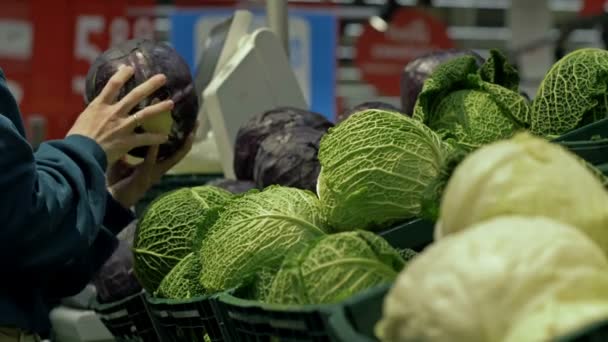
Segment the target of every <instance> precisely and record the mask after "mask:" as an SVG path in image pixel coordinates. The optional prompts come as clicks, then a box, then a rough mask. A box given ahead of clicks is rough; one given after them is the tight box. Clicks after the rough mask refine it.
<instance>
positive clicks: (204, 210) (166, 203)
mask: <svg viewBox="0 0 608 342" xmlns="http://www.w3.org/2000/svg"><path fill="white" fill-rule="evenodd" d="M232 196H233V195H232V194H231V193H229V192H228V191H226V190H223V189H220V188H217V187H211V186H201V187H195V188H184V189H179V190H176V191H172V192H170V193H167V194H165V195H163V196H161V197H159V198H157V199H156V200H154V201H153V202H152V203H150V205H149V206H148V208H147V209H146V211H145V212H144V214H143V215H142V217H141V219H140V220H139V222H138V225H137V231H136V235H135V241H134V243H133V253H134V255H135V274H136V276H137V279H139V282H140V283H141V285H142V286H143V287H144V288H145V289H146V290H147V291H148V292H149V293H154V291H156V289H157V288H158V286H159V285H160V283H161V281H162V280H163V278H164V277H165V275H167V273H169V271H171V269H172V268H173V267H174V266H175V265H176V264H177V263H178V262H180V261H181V260H182V258H184V257H185V256H187V255H188V254H189V253H191V252H192V251H193V248H195V246H196V245H197V244H196V243H195V240H197V239H202V237H203V235H204V234H205V233H206V229H205V228H207V227H206V225H205V224H204V223H206V222H208V221H209V218H210V217H212V218H215V217H216V212H215V211H214V209H216V208H219V207H221V206H222V205H224V204H225V203H226V202H227V201H228V200H229V199H230V198H231V197H232Z"/></svg>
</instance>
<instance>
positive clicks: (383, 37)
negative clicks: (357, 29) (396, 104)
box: [354, 8, 454, 96]
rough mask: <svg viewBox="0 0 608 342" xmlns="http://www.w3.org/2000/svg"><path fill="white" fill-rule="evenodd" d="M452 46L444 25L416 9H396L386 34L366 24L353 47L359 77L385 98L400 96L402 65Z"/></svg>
mask: <svg viewBox="0 0 608 342" xmlns="http://www.w3.org/2000/svg"><path fill="white" fill-rule="evenodd" d="M452 47H454V43H453V42H452V40H451V39H450V38H449V36H448V33H447V28H446V26H445V25H444V24H443V23H442V22H441V21H439V20H438V19H437V18H435V17H434V16H432V15H430V14H428V13H426V12H424V11H422V10H417V9H408V8H402V9H399V10H397V12H396V13H395V14H394V16H393V19H392V20H391V21H390V23H389V25H388V28H387V29H386V31H384V32H382V31H378V30H376V29H375V28H373V27H372V26H371V25H369V24H366V25H365V28H364V29H363V32H362V33H361V35H360V36H359V38H358V39H357V42H356V44H355V49H356V55H355V60H354V62H355V64H356V66H357V67H358V68H359V71H360V72H361V78H362V79H363V80H364V81H366V82H367V83H369V84H371V85H373V86H374V87H375V88H376V90H377V91H378V92H379V93H380V94H381V95H385V96H399V91H400V90H399V81H400V78H401V72H402V70H403V68H404V67H405V65H406V64H407V63H408V62H409V61H411V60H412V59H414V58H416V57H417V56H420V55H422V54H425V53H428V52H430V51H434V50H438V49H447V48H452Z"/></svg>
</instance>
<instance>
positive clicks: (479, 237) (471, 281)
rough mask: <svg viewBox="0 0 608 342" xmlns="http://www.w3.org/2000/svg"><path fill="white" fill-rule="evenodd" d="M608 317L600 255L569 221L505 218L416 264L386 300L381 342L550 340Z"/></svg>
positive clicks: (607, 272) (607, 286) (607, 282)
mask: <svg viewBox="0 0 608 342" xmlns="http://www.w3.org/2000/svg"><path fill="white" fill-rule="evenodd" d="M606 317H608V260H607V259H606V257H605V255H604V254H603V253H602V250H601V249H600V248H598V246H597V245H596V244H594V243H593V242H592V241H591V240H590V239H588V238H587V237H586V236H585V235H583V234H581V233H580V232H579V231H577V229H575V228H574V227H572V226H569V225H566V224H564V223H560V222H558V221H555V220H552V219H550V218H545V217H534V216H515V215H506V216H502V217H497V218H493V219H489V220H486V221H483V222H481V223H478V224H474V225H472V226H470V227H469V229H467V230H466V231H465V232H463V233H461V234H455V235H454V236H450V237H446V238H445V239H441V240H439V241H438V242H436V243H434V244H433V245H431V246H430V247H428V248H427V249H426V250H425V251H424V252H423V253H421V254H420V255H418V256H417V257H416V258H414V259H413V260H412V261H411V262H410V264H409V265H408V267H407V269H406V270H405V271H404V272H402V273H401V274H400V275H399V277H398V279H397V281H396V282H395V284H394V286H393V288H392V289H391V290H390V292H389V294H388V295H387V296H386V298H385V303H384V308H383V316H382V319H381V321H380V322H379V323H378V325H377V335H378V336H379V337H380V340H381V341H453V342H460V341H462V342H465V341H466V342H473V341H549V340H550V338H554V337H556V336H559V334H560V333H564V332H567V331H570V330H572V329H573V328H577V327H580V326H582V325H583V324H585V323H589V322H592V321H594V320H599V319H601V318H606ZM520 324H522V325H521V326H519V325H520Z"/></svg>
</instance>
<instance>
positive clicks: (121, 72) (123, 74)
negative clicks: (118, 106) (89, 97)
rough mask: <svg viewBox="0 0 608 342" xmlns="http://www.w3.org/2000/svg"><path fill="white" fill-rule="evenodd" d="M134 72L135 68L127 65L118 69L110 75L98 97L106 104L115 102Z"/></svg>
mask: <svg viewBox="0 0 608 342" xmlns="http://www.w3.org/2000/svg"><path fill="white" fill-rule="evenodd" d="M134 72H135V70H134V69H133V68H132V67H130V66H127V65H125V66H122V67H120V68H118V71H117V72H116V73H114V75H112V77H110V79H109V80H108V83H106V85H105V87H103V89H102V90H101V93H100V94H99V96H98V97H97V98H98V99H99V101H101V102H103V103H106V104H112V103H114V101H116V98H117V97H118V94H119V93H120V89H121V88H122V86H124V85H125V83H127V81H129V79H131V77H133V73H134Z"/></svg>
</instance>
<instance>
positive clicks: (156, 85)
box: [118, 74, 167, 113]
mask: <svg viewBox="0 0 608 342" xmlns="http://www.w3.org/2000/svg"><path fill="white" fill-rule="evenodd" d="M166 82H167V77H166V76H165V75H162V74H159V75H154V76H152V77H150V78H149V79H148V80H146V81H145V82H144V83H142V84H140V85H138V86H137V87H136V88H135V89H133V90H131V91H130V92H129V93H128V94H127V95H125V97H123V98H122V99H121V100H120V102H119V103H118V106H119V108H120V111H121V112H123V113H128V112H130V111H131V109H133V108H134V107H135V106H137V104H138V103H140V102H141V101H143V100H144V99H146V98H147V97H148V96H150V95H152V94H153V93H154V92H155V91H157V90H158V89H160V88H161V87H162V86H164V85H165V83H166Z"/></svg>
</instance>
